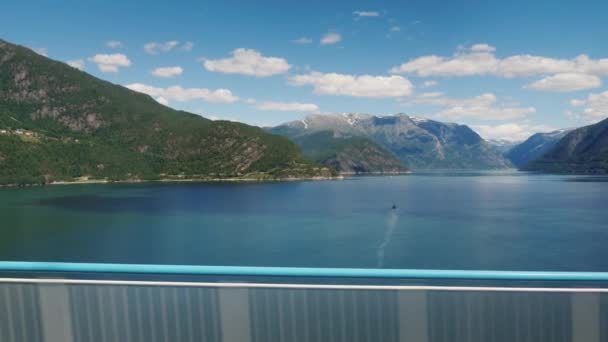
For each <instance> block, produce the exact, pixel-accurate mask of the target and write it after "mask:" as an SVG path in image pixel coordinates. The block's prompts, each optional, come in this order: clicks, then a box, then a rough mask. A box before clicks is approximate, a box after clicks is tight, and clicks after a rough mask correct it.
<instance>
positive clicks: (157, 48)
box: [144, 40, 179, 55]
mask: <svg viewBox="0 0 608 342" xmlns="http://www.w3.org/2000/svg"><path fill="white" fill-rule="evenodd" d="M178 45H179V42H178V41H177V40H170V41H168V42H164V43H157V42H150V43H146V44H145V45H144V51H146V53H149V54H151V55H155V54H157V53H159V52H169V51H171V50H173V49H174V48H175V47H176V46H178Z"/></svg>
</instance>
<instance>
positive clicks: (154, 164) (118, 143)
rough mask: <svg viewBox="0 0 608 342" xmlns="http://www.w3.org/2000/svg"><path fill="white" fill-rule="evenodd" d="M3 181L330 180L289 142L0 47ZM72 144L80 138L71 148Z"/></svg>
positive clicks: (21, 50)
mask: <svg viewBox="0 0 608 342" xmlns="http://www.w3.org/2000/svg"><path fill="white" fill-rule="evenodd" d="M0 129H9V130H15V129H27V130H31V131H33V132H35V133H36V135H37V136H38V137H39V139H37V142H31V141H27V140H25V139H22V138H20V137H17V136H6V135H4V136H1V135H0V166H1V167H0V182H3V183H7V182H14V181H18V180H19V179H21V178H29V179H32V178H36V179H40V177H44V176H45V175H46V178H47V180H55V179H69V178H72V177H77V176H83V175H92V176H94V177H110V178H112V179H128V178H157V177H159V176H160V175H161V174H170V175H177V174H185V175H198V176H205V177H207V176H209V177H211V176H212V177H235V176H236V177H245V176H247V175H249V176H251V175H255V177H263V178H280V177H309V176H319V175H328V172H329V171H328V170H322V169H321V168H319V167H318V166H317V165H315V164H313V163H311V162H309V161H307V160H306V159H305V158H303V157H302V155H301V154H300V151H299V149H298V148H297V146H295V145H294V144H293V143H291V142H290V141H289V140H288V139H286V138H284V137H280V136H275V135H271V134H268V133H266V132H265V131H263V130H262V129H260V128H257V127H251V126H247V125H244V124H240V123H234V122H227V121H219V122H215V121H210V120H207V119H204V118H202V117H200V116H198V115H194V114H190V113H186V112H182V111H176V110H173V109H171V108H168V107H165V106H162V105H160V104H159V103H157V102H156V101H154V100H153V99H152V98H150V97H149V96H147V95H144V94H140V93H137V92H134V91H131V90H129V89H127V88H124V87H122V86H118V85H114V84H111V83H109V82H106V81H103V80H99V79H97V78H95V77H93V76H91V75H88V74H86V73H84V72H81V71H79V70H77V69H74V68H72V67H69V66H67V65H65V64H64V63H60V62H56V61H52V60H50V59H48V58H45V57H43V56H40V55H38V54H36V53H34V52H33V51H31V50H28V49H26V48H23V47H20V46H16V45H12V44H8V43H6V42H3V41H0ZM76 140H78V142H75V141H76Z"/></svg>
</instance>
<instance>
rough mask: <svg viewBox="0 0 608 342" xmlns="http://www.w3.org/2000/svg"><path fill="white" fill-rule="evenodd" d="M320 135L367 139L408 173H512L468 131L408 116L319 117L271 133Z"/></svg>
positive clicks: (485, 145)
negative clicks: (487, 171)
mask: <svg viewBox="0 0 608 342" xmlns="http://www.w3.org/2000/svg"><path fill="white" fill-rule="evenodd" d="M319 131H331V132H333V133H334V135H336V136H340V135H344V136H358V137H365V138H368V139H370V140H371V141H373V142H374V143H376V144H378V145H380V146H382V147H383V148H385V149H386V150H388V151H390V152H391V153H392V154H393V155H395V157H396V158H397V159H398V160H399V161H401V162H402V163H403V164H404V165H405V166H406V167H408V168H410V169H504V168H508V167H511V163H510V162H509V161H508V160H506V159H505V158H503V156H502V155H501V154H500V153H498V152H497V151H495V150H494V149H493V148H492V147H491V146H490V145H489V144H488V143H487V142H486V141H485V140H484V139H482V138H481V137H480V136H479V135H478V134H477V133H475V132H474V131H473V130H472V129H470V128H469V127H467V126H465V125H458V124H454V123H443V122H439V121H434V120H429V119H425V118H419V117H413V116H412V117H410V116H408V115H405V114H397V115H390V116H375V115H370V114H361V113H348V114H333V115H321V114H315V115H309V116H307V117H306V118H304V119H303V120H299V121H292V122H288V123H285V124H282V125H279V126H277V127H274V128H272V129H271V132H273V133H276V134H281V135H284V136H287V137H289V138H290V139H292V140H293V139H294V138H295V137H298V136H303V135H307V134H312V133H316V132H319Z"/></svg>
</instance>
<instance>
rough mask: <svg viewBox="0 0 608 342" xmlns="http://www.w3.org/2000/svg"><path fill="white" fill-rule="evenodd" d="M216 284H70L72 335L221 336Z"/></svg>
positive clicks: (193, 338) (118, 338)
mask: <svg viewBox="0 0 608 342" xmlns="http://www.w3.org/2000/svg"><path fill="white" fill-rule="evenodd" d="M217 291H218V290H217V289H212V288H192V287H188V288H175V287H154V286H150V287H144V286H91V285H76V286H74V285H73V286H70V302H71V309H72V317H73V322H74V338H75V339H76V341H91V342H95V341H100V342H101V341H116V342H119V341H125V342H126V341H142V342H148V341H150V342H154V341H209V342H212V341H218V342H219V341H221V333H220V324H219V305H218V298H217Z"/></svg>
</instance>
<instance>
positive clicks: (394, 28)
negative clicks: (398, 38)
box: [390, 25, 401, 32]
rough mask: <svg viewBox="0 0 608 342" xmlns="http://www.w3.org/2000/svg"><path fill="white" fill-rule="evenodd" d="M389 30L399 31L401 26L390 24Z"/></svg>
mask: <svg viewBox="0 0 608 342" xmlns="http://www.w3.org/2000/svg"><path fill="white" fill-rule="evenodd" d="M390 31H391V32H399V31H401V27H399V26H397V25H394V26H391V29H390Z"/></svg>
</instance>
